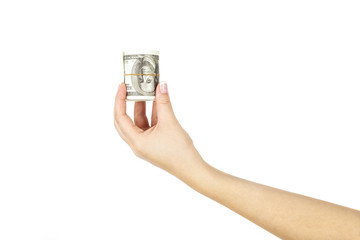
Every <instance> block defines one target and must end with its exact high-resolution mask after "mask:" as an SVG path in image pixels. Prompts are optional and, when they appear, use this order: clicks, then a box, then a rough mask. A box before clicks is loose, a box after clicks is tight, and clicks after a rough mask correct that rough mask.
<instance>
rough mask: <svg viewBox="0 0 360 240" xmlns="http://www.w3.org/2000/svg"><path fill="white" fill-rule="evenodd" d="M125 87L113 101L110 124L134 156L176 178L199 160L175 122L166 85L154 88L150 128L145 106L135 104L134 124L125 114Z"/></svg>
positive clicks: (142, 103) (122, 86)
mask: <svg viewBox="0 0 360 240" xmlns="http://www.w3.org/2000/svg"><path fill="white" fill-rule="evenodd" d="M125 98H126V87H125V84H124V83H122V84H120V86H119V89H118V92H117V94H116V98H115V110H114V123H115V128H116V130H117V131H118V133H119V135H120V136H121V137H122V139H123V140H124V141H125V142H126V143H127V144H128V145H129V146H130V147H131V149H132V150H133V152H134V153H135V155H136V156H138V157H140V158H142V159H145V160H147V161H149V162H151V163H152V164H154V165H156V166H158V167H160V168H162V169H164V170H166V171H168V172H170V173H172V174H174V175H179V174H181V173H183V172H184V171H186V169H189V168H191V166H194V162H196V161H197V160H196V159H201V157H200V155H199V154H198V152H197V151H196V149H195V147H194V145H193V142H192V140H191V138H190V136H189V135H188V134H187V133H186V132H185V130H184V129H183V128H182V127H181V125H180V124H179V122H178V121H177V119H176V117H175V115H174V112H173V109H172V107H171V102H170V98H169V94H168V89H167V84H166V83H164V82H162V83H160V84H159V85H158V86H157V88H156V100H155V101H154V103H153V108H152V116H151V126H150V125H149V121H148V119H147V117H146V110H145V107H146V104H145V102H136V103H135V109H134V122H133V121H132V119H131V118H130V117H129V116H128V115H127V114H126V102H125Z"/></svg>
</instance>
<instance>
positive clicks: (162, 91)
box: [155, 82, 174, 120]
mask: <svg viewBox="0 0 360 240" xmlns="http://www.w3.org/2000/svg"><path fill="white" fill-rule="evenodd" d="M155 102H156V110H157V115H158V118H159V120H160V119H161V118H164V117H169V116H174V112H173V109H172V107H171V102H170V97H169V92H168V87H167V83H166V82H160V83H159V84H158V86H157V88H156V99H155Z"/></svg>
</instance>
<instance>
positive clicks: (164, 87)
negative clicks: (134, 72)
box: [160, 82, 168, 94]
mask: <svg viewBox="0 0 360 240" xmlns="http://www.w3.org/2000/svg"><path fill="white" fill-rule="evenodd" d="M160 92H161V93H163V94H166V93H168V87H167V84H166V82H161V83H160Z"/></svg>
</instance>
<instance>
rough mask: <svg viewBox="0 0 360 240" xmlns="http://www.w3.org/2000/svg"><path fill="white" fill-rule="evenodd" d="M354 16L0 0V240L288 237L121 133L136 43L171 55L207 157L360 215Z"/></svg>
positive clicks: (271, 8)
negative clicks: (212, 196)
mask: <svg viewBox="0 0 360 240" xmlns="http://www.w3.org/2000/svg"><path fill="white" fill-rule="evenodd" d="M359 12H360V8H359V4H358V1H226V0H223V1H216V2H215V1H195V0H193V1H156V0H152V1H130V0H128V1H74V0H71V1H64V0H63V1H10V0H9V1H6V0H5V1H1V2H0V34H1V37H0V114H1V117H0V144H1V145H0V239H47V240H55V239H56V240H57V239H67V240H69V239H70V240H71V239H87V240H88V239H109V240H111V239H277V238H276V237H274V236H272V235H271V234H269V233H268V232H266V231H264V230H262V229H261V228H259V227H257V226H256V225H254V224H252V223H251V222H249V221H247V220H246V219H244V218H242V217H241V216H238V215H237V214H235V213H233V212H231V211H230V210H228V209H227V208H225V207H223V206H221V205H218V204H217V203H215V202H213V201H212V200H209V199H208V198H206V197H204V196H202V195H200V194H198V193H197V192H195V191H193V190H192V189H190V188H189V187H188V186H186V185H184V184H183V183H182V182H180V181H179V180H177V179H176V178H174V177H173V176H171V175H169V174H168V173H166V172H163V171H162V170H160V169H157V168H155V167H154V166H152V165H151V164H149V163H147V162H144V161H143V160H140V159H137V158H136V157H135V156H134V155H133V153H132V151H131V150H130V148H129V147H128V146H127V145H126V144H125V143H124V142H123V141H122V140H121V138H120V137H119V136H118V135H117V133H116V131H115V129H114V126H113V102H114V96H115V93H116V90H117V86H118V84H119V83H120V82H121V81H122V79H123V73H122V51H123V50H127V49H155V50H159V51H160V72H161V80H163V81H167V82H168V86H169V92H170V96H171V99H172V102H173V106H174V110H175V113H176V115H177V117H178V119H179V121H180V123H181V124H182V125H183V127H184V128H185V129H186V130H187V131H188V132H189V134H190V136H191V137H192V139H193V140H194V143H195V145H196V147H197V148H198V150H199V151H200V153H201V154H202V156H203V158H204V159H205V160H206V161H208V162H209V163H210V164H211V165H213V166H215V167H217V168H219V169H221V170H223V171H226V172H228V173H230V174H233V175H236V176H239V177H242V178H245V179H248V180H252V181H255V182H259V183H263V184H266V185H270V186H274V187H278V188H281V189H285V190H288V191H293V192H297V193H301V194H304V195H308V196H312V197H315V198H320V199H323V200H327V201H330V202H334V203H337V204H341V205H345V206H348V207H352V208H355V209H360V194H359V191H358V188H359V182H360V175H359V169H358V167H357V165H356V164H357V162H359V160H360V125H359V123H360V114H359V109H360V94H359V92H360V84H359V81H360V70H359V69H360V68H359V66H360V44H359V43H360V35H359V29H360V14H359ZM148 106H149V108H150V105H148ZM128 107H129V114H132V111H131V108H133V105H132V104H129V106H128ZM148 110H149V109H148Z"/></svg>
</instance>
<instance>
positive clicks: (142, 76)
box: [123, 50, 159, 101]
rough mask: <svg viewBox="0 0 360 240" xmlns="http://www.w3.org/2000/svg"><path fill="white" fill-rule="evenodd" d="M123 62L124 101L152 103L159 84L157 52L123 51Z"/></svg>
mask: <svg viewBox="0 0 360 240" xmlns="http://www.w3.org/2000/svg"><path fill="white" fill-rule="evenodd" d="M123 62H124V83H125V85H126V100H128V101H153V100H154V99H155V89H156V86H157V85H158V83H159V52H158V51H153V50H142V51H124V52H123Z"/></svg>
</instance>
